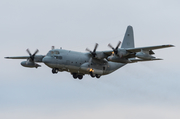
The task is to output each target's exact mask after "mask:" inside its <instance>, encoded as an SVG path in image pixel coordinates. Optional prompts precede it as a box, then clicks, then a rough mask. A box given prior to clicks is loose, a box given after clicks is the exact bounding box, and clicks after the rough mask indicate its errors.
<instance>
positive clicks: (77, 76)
mask: <svg viewBox="0 0 180 119" xmlns="http://www.w3.org/2000/svg"><path fill="white" fill-rule="evenodd" d="M72 75H73V78H74V79H77V78H78V79H79V80H81V79H82V78H83V75H82V74H77V73H72Z"/></svg>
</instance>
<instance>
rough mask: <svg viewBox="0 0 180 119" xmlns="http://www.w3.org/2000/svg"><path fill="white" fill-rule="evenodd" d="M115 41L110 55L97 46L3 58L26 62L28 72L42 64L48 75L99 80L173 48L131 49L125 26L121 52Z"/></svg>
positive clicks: (131, 40) (130, 35)
mask: <svg viewBox="0 0 180 119" xmlns="http://www.w3.org/2000/svg"><path fill="white" fill-rule="evenodd" d="M120 44H121V42H120V41H119V42H118V44H117V46H116V47H115V48H114V47H113V46H112V45H111V44H108V46H109V47H110V48H111V49H112V50H110V51H96V49H97V47H98V44H97V43H96V44H95V47H94V50H93V51H91V50H89V49H88V48H86V51H88V52H87V53H81V52H75V51H70V50H64V49H54V47H52V49H51V50H50V51H49V52H48V53H47V54H46V55H36V54H37V53H38V50H36V51H35V52H34V54H31V53H30V51H29V49H27V52H28V54H29V56H18V57H5V58H7V59H27V60H26V61H23V62H21V65H22V66H24V67H29V68H38V67H40V65H39V64H37V63H38V62H39V63H44V64H45V65H47V66H48V67H50V68H52V73H53V74H56V73H58V72H63V71H67V72H70V73H71V74H72V76H73V78H74V79H77V78H78V79H82V78H83V76H84V75H85V74H89V75H90V76H91V77H96V78H100V77H101V76H102V75H107V74H110V73H112V72H114V71H115V70H117V69H119V68H121V67H122V66H124V65H126V64H128V63H135V62H140V61H154V60H162V59H159V58H156V57H154V56H152V55H153V54H154V52H153V51H152V50H156V49H160V48H167V47H173V45H158V46H149V47H139V48H135V47H134V35H133V28H132V26H128V27H127V30H126V33H125V36H124V39H123V42H122V45H121V48H119V46H120Z"/></svg>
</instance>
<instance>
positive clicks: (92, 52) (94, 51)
mask: <svg viewBox="0 0 180 119" xmlns="http://www.w3.org/2000/svg"><path fill="white" fill-rule="evenodd" d="M97 47H98V44H97V43H96V44H95V47H94V50H93V51H91V50H90V49H88V48H86V51H88V52H90V53H91V55H92V56H93V57H95V56H96V49H97Z"/></svg>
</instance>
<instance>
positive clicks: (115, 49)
mask: <svg viewBox="0 0 180 119" xmlns="http://www.w3.org/2000/svg"><path fill="white" fill-rule="evenodd" d="M120 44H121V41H119V42H118V44H117V46H116V48H114V47H113V46H112V45H111V44H110V43H109V44H108V46H109V47H110V48H111V49H112V50H113V51H114V53H115V54H116V55H118V48H119V46H120Z"/></svg>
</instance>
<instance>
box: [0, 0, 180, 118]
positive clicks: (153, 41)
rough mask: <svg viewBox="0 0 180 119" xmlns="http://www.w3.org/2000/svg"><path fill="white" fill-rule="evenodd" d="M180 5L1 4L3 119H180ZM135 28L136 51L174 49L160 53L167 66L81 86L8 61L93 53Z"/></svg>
mask: <svg viewBox="0 0 180 119" xmlns="http://www.w3.org/2000/svg"><path fill="white" fill-rule="evenodd" d="M179 5H180V2H179V1H178V0H151V1H143V0H136V1H132V0H130V1H127V0H76V1H73V0H71V1H70V0H51V1H48V0H3V1H2V0H1V1H0V41H1V45H0V54H1V58H0V62H1V68H0V72H1V75H0V118H1V119H12V118H13V119H32V118H33V119H49V118H52V119H60V118H61V119H92V118H93V119H101V118H103V119H110V118H111V119H120V118H121V119H132V118H133V119H145V118H146V119H152V118H155V119H156V118H158V119H179V118H180V113H179V112H180V71H179V66H180V63H179V59H180V55H179V51H180V48H179V46H180V45H179V44H180V30H179V27H180V14H179V11H180V7H179ZM128 25H132V26H133V29H134V37H135V46H136V47H142V46H152V45H163V44H173V45H175V46H176V47H174V48H167V49H161V50H155V51H154V52H155V53H156V55H155V56H156V57H158V58H163V59H164V60H162V61H153V62H144V63H135V64H128V65H126V66H124V67H122V68H120V69H119V70H117V71H115V72H114V73H112V74H109V75H107V76H102V77H101V78H100V79H98V80H97V79H93V78H91V77H90V76H88V75H86V76H84V78H83V80H81V81H80V80H74V79H73V78H72V76H71V75H70V74H69V73H67V72H59V73H58V74H56V75H53V74H52V73H51V69H50V68H48V67H47V66H45V65H44V64H42V67H41V68H38V69H35V68H32V69H31V68H24V67H22V66H21V65H20V63H21V62H22V61H23V60H7V59H4V57H5V56H23V55H25V56H26V55H28V54H27V52H26V49H27V48H29V49H30V51H31V52H32V53H33V52H34V51H35V50H36V49H37V48H38V49H39V53H38V54H42V55H45V54H46V53H47V52H48V51H49V50H50V49H51V46H52V45H54V46H55V47H56V48H60V47H62V48H63V49H68V50H75V51H79V52H86V51H85V49H86V48H87V47H88V48H90V49H93V47H94V45H95V43H99V47H98V50H100V51H102V50H110V49H109V48H108V47H107V45H108V43H111V44H112V45H114V46H115V45H116V44H117V42H118V41H119V40H121V41H122V39H123V37H124V33H125V30H126V28H127V26H128Z"/></svg>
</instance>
